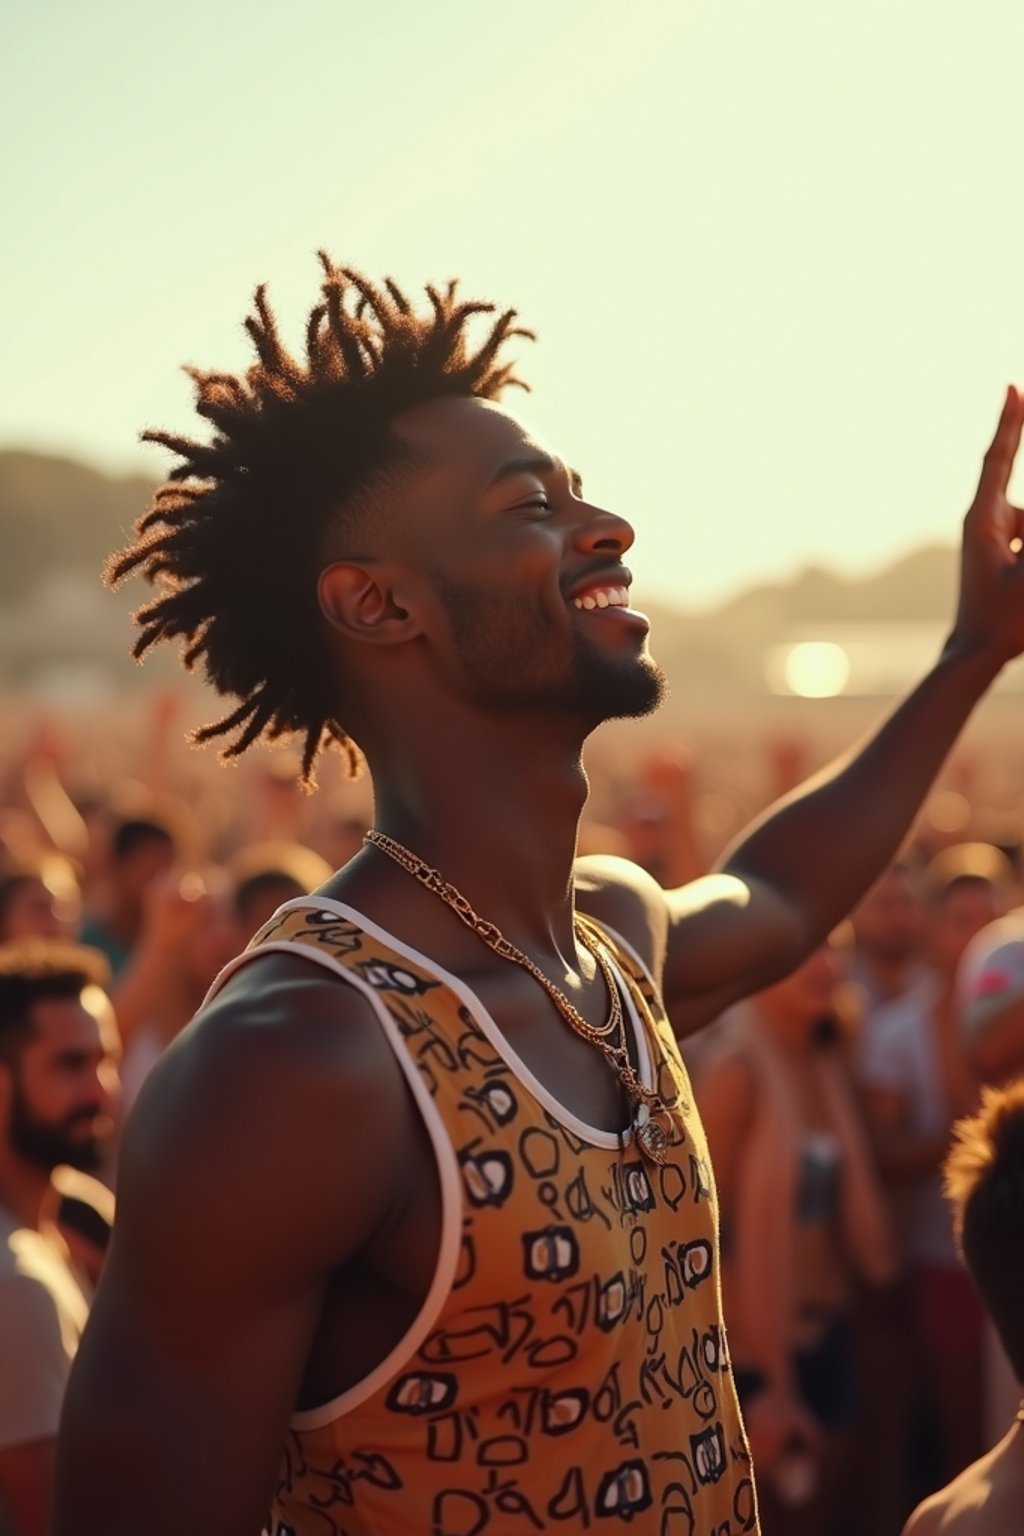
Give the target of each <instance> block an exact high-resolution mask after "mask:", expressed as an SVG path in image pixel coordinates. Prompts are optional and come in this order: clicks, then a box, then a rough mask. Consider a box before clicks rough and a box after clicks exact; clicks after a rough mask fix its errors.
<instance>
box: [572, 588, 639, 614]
mask: <svg viewBox="0 0 1024 1536" xmlns="http://www.w3.org/2000/svg"><path fill="white" fill-rule="evenodd" d="M573 603H574V605H575V606H576V607H577V608H585V609H587V610H588V611H593V610H594V609H595V608H628V607H629V590H628V588H626V587H601V588H600V589H599V590H598V591H596V592H588V593H587V594H586V595H585V596H584V597H574V598H573Z"/></svg>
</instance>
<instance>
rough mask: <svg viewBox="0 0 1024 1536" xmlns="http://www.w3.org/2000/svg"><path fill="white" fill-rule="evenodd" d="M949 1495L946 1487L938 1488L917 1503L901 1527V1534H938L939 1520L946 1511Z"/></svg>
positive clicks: (905, 1535)
mask: <svg viewBox="0 0 1024 1536" xmlns="http://www.w3.org/2000/svg"><path fill="white" fill-rule="evenodd" d="M948 1503H949V1497H948V1494H947V1491H946V1489H944V1488H943V1489H940V1490H939V1492H938V1493H933V1494H932V1495H931V1497H930V1498H927V1499H925V1501H924V1503H923V1504H919V1505H918V1506H917V1508H916V1509H915V1510H914V1513H913V1514H912V1515H911V1517H910V1519H909V1520H908V1521H907V1523H906V1525H905V1526H904V1527H903V1530H902V1532H901V1536H939V1531H940V1530H941V1523H940V1522H941V1520H942V1517H943V1515H944V1514H945V1513H946V1509H947V1506H948Z"/></svg>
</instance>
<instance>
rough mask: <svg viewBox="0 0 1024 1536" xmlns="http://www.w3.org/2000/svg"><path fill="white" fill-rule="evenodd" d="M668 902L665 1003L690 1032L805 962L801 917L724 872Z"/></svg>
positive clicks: (761, 888)
mask: <svg viewBox="0 0 1024 1536" xmlns="http://www.w3.org/2000/svg"><path fill="white" fill-rule="evenodd" d="M666 898H667V903H668V911H669V931H668V949H667V955H666V962H665V1000H666V1004H667V1005H668V1007H669V1009H670V1011H671V1012H672V1015H673V1019H675V1018H676V1017H677V1016H678V1017H680V1018H683V1019H685V1020H686V1021H687V1027H688V1028H697V1027H699V1025H700V1024H703V1023H707V1022H708V1021H709V1020H710V1019H712V1018H714V1017H716V1016H717V1014H718V1013H720V1012H722V1011H723V1010H724V1009H725V1008H727V1007H729V1006H730V1005H731V1004H732V1003H734V1002H737V1001H738V1000H739V999H740V998H742V997H747V996H749V995H750V993H752V992H756V991H759V990H760V989H761V988H762V987H765V986H768V985H769V983H770V982H772V981H775V980H777V979H778V977H780V976H783V975H785V974H786V972H787V971H789V970H791V969H792V967H793V966H794V965H796V964H797V963H798V962H799V960H800V959H801V957H802V954H803V949H804V932H803V928H802V925H801V923H800V919H799V917H798V914H797V913H796V912H795V911H794V909H793V908H792V907H791V906H790V905H789V904H788V903H787V902H786V900H785V899H784V897H782V896H781V895H780V894H779V893H778V892H777V891H776V890H774V889H773V888H772V887H770V886H767V885H764V884H763V883H761V882H759V881H756V880H747V879H744V878H742V877H741V876H739V875H737V874H730V873H726V872H719V873H717V874H712V875H705V876H704V877H703V878H702V879H700V880H695V881H693V882H692V884H690V885H685V886H681V887H680V888H679V889H678V890H674V891H669V892H667V893H666ZM687 1027H684V1028H683V1029H682V1030H681V1031H680V1032H681V1033H686V1032H687Z"/></svg>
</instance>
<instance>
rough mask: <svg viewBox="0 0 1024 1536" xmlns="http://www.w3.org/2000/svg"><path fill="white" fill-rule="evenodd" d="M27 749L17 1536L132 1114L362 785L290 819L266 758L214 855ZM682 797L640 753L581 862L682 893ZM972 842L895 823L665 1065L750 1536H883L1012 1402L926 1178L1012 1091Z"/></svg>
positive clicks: (10, 846) (323, 849)
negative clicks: (708, 1222)
mask: <svg viewBox="0 0 1024 1536" xmlns="http://www.w3.org/2000/svg"><path fill="white" fill-rule="evenodd" d="M33 751H34V753H35V755H32V753H30V754H29V755H28V756H27V757H24V758H21V759H19V760H17V761H12V762H11V763H10V764H9V765H8V776H7V783H6V785H5V797H4V804H3V808H2V813H0V1064H2V1068H3V1070H2V1071H0V1083H2V1085H3V1088H4V1093H3V1099H2V1101H0V1102H2V1104H3V1121H2V1124H0V1135H2V1138H3V1140H2V1144H0V1221H2V1223H3V1229H4V1240H5V1247H4V1250H3V1254H2V1255H0V1258H2V1261H3V1265H4V1268H3V1271H2V1275H0V1508H2V1507H4V1501H6V1507H7V1509H8V1510H9V1519H10V1521H11V1528H12V1530H13V1531H14V1532H16V1533H18V1536H24V1533H31V1536H35V1533H36V1532H42V1531H43V1529H44V1523H43V1522H44V1520H45V1514H44V1511H45V1509H46V1507H47V1505H48V1499H49V1484H50V1481H51V1479H52V1457H53V1445H54V1440H55V1436H56V1432H57V1426H58V1420H59V1415H60V1408H61V1399H62V1394H63V1385H64V1382H65V1380H66V1376H67V1373H68V1369H69V1366H70V1361H71V1359H72V1357H73V1354H74V1350H75V1346H76V1341H77V1338H78V1336H79V1335H80V1332H81V1329H82V1327H83V1325H84V1322H85V1318H86V1315H87V1312H88V1307H89V1298H90V1296H91V1294H92V1289H93V1287H94V1286H95V1284H96V1282H97V1280H98V1278H99V1275H100V1272H101V1269H102V1265H103V1260H104V1253H105V1249H106V1246H107V1243H108V1242H109V1239H110V1235H111V1229H112V1226H113V1222H114V1211H115V1205H114V1193H113V1192H114V1190H115V1189H116V1174H117V1147H118V1140H119V1135H120V1129H121V1126H122V1124H123V1122H124V1119H125V1116H126V1115H127V1114H128V1112H129V1110H130V1109H131V1107H132V1105H133V1103H134V1101H135V1099H136V1097H137V1095H138V1093H139V1090H140V1087H141V1085H142V1082H143V1081H144V1079H145V1077H146V1075H147V1073H148V1072H149V1070H150V1069H151V1068H152V1066H153V1064H154V1062H155V1061H156V1060H157V1059H158V1058H159V1056H160V1055H161V1054H162V1052H163V1051H164V1050H165V1049H166V1048H167V1047H168V1045H169V1044H170V1043H171V1042H172V1041H173V1040H174V1039H175V1037H176V1036H177V1035H178V1034H179V1033H180V1032H181V1031H182V1030H183V1029H184V1028H185V1027H186V1026H187V1024H188V1023H189V1020H190V1019H191V1018H192V1017H193V1015H194V1014H195V1012H196V1010H197V1009H198V1008H199V1006H200V1004H201V1002H202V1000H203V997H204V995H205V993H206V992H207V990H208V988H209V987H210V985H211V983H212V982H213V980H214V978H215V977H216V976H217V974H218V972H219V971H220V970H221V969H222V968H223V967H224V966H226V965H227V964H228V962H229V961H230V960H231V959H232V958H233V957H234V956H235V955H236V954H237V953H239V952H240V951H241V950H242V949H243V948H244V947H245V945H246V944H247V943H248V941H249V939H250V938H251V936H252V935H253V934H254V933H256V932H257V931H258V930H259V929H260V928H261V927H262V926H263V925H264V924H265V923H266V922H267V921H268V920H269V919H270V918H271V916H272V915H273V914H274V912H275V911H277V909H278V908H279V907H280V906H281V905H282V904H284V903H286V902H288V901H290V900H294V899H296V898H301V897H303V896H305V895H308V894H309V893H311V892H313V891H315V890H316V889H317V887H318V886H320V885H321V884H322V883H323V882H324V881H325V879H326V878H327V877H328V875H329V874H330V873H331V871H332V869H333V868H334V867H335V864H336V863H339V862H344V860H345V858H346V857H347V856H348V855H349V854H350V853H352V852H354V851H355V850H356V849H357V848H358V847H359V845H360V842H361V838H362V834H363V831H364V830H365V827H366V825H367V824H368V819H369V818H368V809H369V808H368V805H367V803H366V801H365V799H363V798H361V794H362V792H361V790H360V789H359V787H358V786H357V787H356V788H355V789H350V790H349V791H348V793H347V797H346V798H344V800H342V801H339V800H337V799H334V800H332V799H331V798H330V797H329V796H319V797H310V796H306V795H303V794H302V793H301V792H299V791H298V790H297V789H296V788H295V786H294V782H293V780H292V779H291V778H289V776H288V769H289V768H294V763H293V762H292V761H291V760H290V759H289V758H288V755H287V754H284V755H280V754H279V755H277V756H268V757H267V758H265V759H264V760H263V761H262V762H261V764H260V766H259V767H258V769H256V770H254V771H253V772H251V773H250V774H249V776H248V778H247V779H246V781H245V792H244V793H243V794H242V795H240V796H239V798H238V802H237V803H236V804H235V805H234V806H233V807H232V814H231V816H230V817H225V816H224V815H223V813H222V814H221V816H220V818H219V820H216V819H215V827H216V830H215V835H214V836H212V837H211V836H210V832H209V829H208V828H206V827H204V797H203V794H202V793H198V794H197V792H196V785H195V783H192V784H191V786H190V794H189V793H182V792H181V790H180V788H179V789H178V792H177V793H175V788H176V786H175V785H174V783H173V775H172V774H170V773H169V772H168V770H167V767H166V764H165V765H164V770H163V772H162V774H161V776H160V777H161V787H160V788H159V789H153V788H152V787H147V786H146V785H145V784H144V782H143V781H142V779H141V778H140V777H133V776H131V775H130V774H129V775H127V776H126V777H125V779H124V780H123V781H121V782H119V783H117V784H111V785H108V786H106V787H105V790H104V791H103V792H100V793H97V788H96V785H95V783H94V782H93V783H91V784H90V788H89V792H88V793H84V792H81V791H80V790H79V788H78V787H77V786H76V783H75V775H74V770H73V766H72V765H71V764H69V763H68V762H66V761H65V760H64V759H63V758H62V756H61V754H60V753H59V752H58V751H56V750H55V748H54V738H53V736H52V733H50V734H49V735H46V737H45V740H44V738H43V736H40V738H39V739H38V740H37V741H36V742H35V743H34V747H33ZM776 756H777V754H776ZM144 757H145V754H143V755H142V758H144ZM137 767H138V769H139V771H140V773H141V772H145V771H146V763H145V761H143V760H140V762H139V764H138V765H137ZM768 777H769V779H770V780H771V775H770V773H769V775H768ZM40 782H45V785H46V793H45V795H43V796H42V797H41V796H40V793H39V784H40ZM209 783H211V784H215V783H216V779H214V778H212V777H211V778H210V779H209ZM699 783H700V762H699V758H698V759H697V760H696V761H695V760H694V759H693V758H692V756H691V755H689V754H682V753H680V752H678V751H675V752H673V751H659V752H655V753H653V754H652V755H651V756H650V757H649V758H648V760H647V761H646V762H644V763H643V764H642V765H641V766H640V767H639V769H637V770H636V771H634V772H633V773H632V774H629V775H623V776H621V777H620V779H619V781H618V782H616V783H615V784H599V785H597V786H596V789H597V795H596V798H597V800H598V802H599V803H600V804H601V805H602V806H603V808H604V812H605V815H606V821H605V823H604V824H598V823H594V822H591V823H588V824H586V825H585V826H584V830H583V833H582V842H583V844H584V846H585V847H586V848H587V850H588V851H591V852H600V851H602V850H609V851H612V852H615V853H618V854H624V855H626V856H628V857H630V858H632V859H635V860H637V861H638V862H639V863H640V864H641V865H643V866H644V867H646V868H648V869H649V870H650V871H651V872H652V873H654V874H656V875H657V877H658V878H659V879H660V880H661V881H662V882H663V883H666V884H683V883H684V882H685V881H687V880H688V879H692V878H694V877H695V876H697V875H699V874H700V873H702V871H703V868H704V867H705V866H706V864H707V863H708V862H709V860H710V857H711V855H712V854H713V852H714V849H713V848H712V847H711V846H710V845H709V835H708V831H707V828H706V827H702V826H701V825H700V824H699V816H698V815H697V814H696V812H695V806H697V805H698V804H699V796H698V790H699ZM767 787H770V788H771V789H772V790H776V789H780V788H785V787H786V786H785V785H784V784H779V783H777V782H775V781H774V780H771V782H770V784H769V786H767ZM971 830H972V829H971V828H970V827H969V826H968V827H967V828H961V829H960V830H959V840H953V837H952V835H951V834H950V833H948V832H947V833H946V834H945V835H942V836H940V834H939V833H938V832H937V831H936V829H935V828H934V827H928V826H926V825H925V826H922V827H919V831H918V835H917V836H916V838H914V839H913V840H912V841H911V842H910V843H908V845H907V847H906V848H905V850H904V851H903V853H902V854H901V856H900V858H899V860H898V861H897V862H895V863H894V864H893V865H892V866H891V868H889V870H888V871H887V872H886V873H885V875H884V876H883V877H882V879H881V880H880V881H879V882H878V883H877V884H876V885H875V887H874V888H873V889H872V891H871V892H870V893H869V895H868V896H867V897H866V898H865V899H864V901H863V902H862V903H861V904H860V905H859V906H858V907H857V908H856V909H855V910H854V912H852V913H851V914H850V918H849V921H848V922H847V923H845V924H843V926H842V927H841V928H839V929H838V930H836V931H835V932H834V933H833V934H832V936H831V937H830V939H829V941H828V942H827V943H826V944H825V945H823V946H822V947H821V948H820V949H818V950H817V951H816V952H815V953H813V954H812V955H811V956H810V957H809V958H808V959H806V960H805V961H804V962H803V963H802V964H801V965H800V966H799V967H798V968H797V969H796V970H795V971H794V972H792V973H791V974H790V975H789V976H787V977H786V978H784V979H783V980H781V981H779V982H777V983H775V984H774V985H772V986H770V987H769V988H767V989H766V990H764V991H762V992H761V993H759V994H757V995H755V996H754V997H752V998H750V999H748V1000H746V1001H744V1002H743V1003H741V1004H739V1005H737V1006H735V1007H733V1008H731V1009H729V1010H727V1011H726V1013H725V1014H723V1016H722V1017H721V1018H720V1019H718V1020H716V1021H715V1022H714V1023H713V1024H711V1025H710V1026H709V1027H708V1028H707V1029H705V1030H703V1031H701V1032H699V1033H697V1034H695V1035H693V1036H692V1037H690V1038H689V1039H688V1040H687V1041H686V1042H685V1052H684V1054H685V1057H686V1060H687V1064H688V1067H689V1070H690V1074H691V1078H692V1081H693V1083H694V1091H695V1095H696V1099H697V1103H698V1106H699V1108H700V1112H701V1115H702V1118H703V1121H704V1125H705V1128H706V1131H707V1135H708V1141H709V1145H710V1149H711V1154H712V1161H713V1166H714V1170H715V1179H716V1184H717V1190H718V1198H719V1202H720V1211H721V1223H722V1226H721V1241H722V1248H723V1261H724V1268H723V1289H724V1299H725V1313H726V1317H727V1318H728V1320H729V1329H730V1333H729V1339H730V1349H731V1356H732V1364H733V1371H734V1375H735V1379H736V1382H737V1388H738V1391H739V1396H740V1400H741V1403H742V1405H743V1408H744V1414H745V1419H746V1424H747V1430H748V1434H749V1438H750V1443H751V1447H752V1450H753V1454H754V1460H755V1465H756V1466H757V1468H758V1472H759V1502H760V1509H761V1522H762V1527H763V1530H764V1531H765V1532H766V1533H767V1536H773V1533H780V1536H782V1533H785V1536H804V1533H806V1536H843V1533H845V1536H868V1533H871V1536H898V1532H899V1531H900V1530H901V1529H902V1528H903V1525H904V1522H905V1521H906V1520H907V1518H908V1516H909V1514H910V1511H911V1509H912V1508H913V1507H914V1505H915V1504H916V1503H917V1502H918V1501H919V1500H921V1499H923V1498H925V1497H926V1496H928V1495H930V1494H932V1493H933V1492H934V1491H935V1490H936V1489H937V1488H939V1487H941V1486H943V1485H945V1484H946V1483H948V1482H949V1481H950V1480H951V1479H953V1478H954V1477H956V1476H958V1475H959V1474H960V1473H962V1472H963V1471H964V1469H965V1468H967V1467H968V1466H969V1465H970V1464H971V1463H973V1462H975V1461H976V1460H977V1458H978V1457H980V1456H981V1455H982V1454H983V1453H984V1452H988V1451H990V1450H991V1448H992V1447H993V1446H994V1445H995V1444H996V1443H997V1441H999V1440H1000V1438H1001V1436H1002V1435H1003V1434H1004V1433H1005V1430H1006V1427H1007V1424H1008V1423H1009V1422H1010V1421H1011V1420H1012V1417H1013V1411H1014V1408H1015V1406H1016V1403H1017V1401H1018V1399H1019V1396H1020V1382H1019V1379H1018V1371H1019V1363H1018V1366H1017V1367H1015V1366H1014V1365H1013V1364H1011V1363H1010V1362H1009V1361H1008V1360H1007V1357H1006V1353H1005V1351H1004V1350H1003V1348H1002V1346H1001V1344H1000V1342H999V1337H998V1333H997V1330H996V1328H995V1327H994V1326H993V1324H992V1323H991V1322H990V1321H989V1320H988V1319H987V1318H986V1313H985V1301H984V1298H985V1296H986V1292H985V1287H984V1284H982V1285H981V1286H980V1290H979V1286H978V1284H976V1283H975V1281H972V1279H971V1278H970V1276H969V1275H968V1273H967V1271H966V1270H965V1268H964V1266H963V1263H962V1261H961V1258H960V1256H959V1253H958V1244H957V1238H956V1233H955V1221H954V1214H955V1212H954V1209H953V1208H952V1207H951V1206H950V1204H949V1202H948V1200H947V1198H946V1196H945V1193H944V1191H943V1182H942V1170H943V1165H944V1163H945V1161H946V1159H947V1157H948V1155H949V1153H950V1149H951V1147H952V1146H953V1144H954V1141H955V1127H956V1124H957V1122H958V1121H960V1120H962V1119H963V1117H965V1116H969V1115H971V1114H974V1113H976V1112H977V1110H978V1106H979V1098H980V1095H981V1094H982V1093H983V1091H984V1085H986V1084H1005V1083H1008V1082H1010V1081H1012V1080H1013V1079H1014V1077H1016V1076H1018V1075H1022V1074H1024V911H1022V910H1020V903H1021V901H1022V897H1024V887H1022V885H1021V868H1020V859H1019V850H1018V848H1016V847H1015V846H1013V845H1012V843H1011V844H1009V845H1008V846H1006V847H996V846H994V845H993V844H992V843H990V842H985V841H980V840H977V839H976V838H974V837H973V836H971V835H970V834H971ZM300 839H301V840H300ZM1016 1102H1017V1112H1018V1114H1019V1115H1021V1116H1024V1110H1022V1109H1021V1104H1020V1098H1019V1093H1018V1099H1017V1101H1016ZM990 1113H991V1105H990ZM1014 1145H1016V1147H1017V1150H1018V1153H1019V1152H1020V1150H1021V1143H1020V1139H1019V1137H1018V1140H1017V1142H1016V1143H1014ZM962 1160H963V1154H962V1153H961V1161H962ZM1016 1177H1017V1178H1018V1180H1019V1179H1021V1178H1024V1168H1018V1170H1017V1174H1016ZM961 1204H962V1201H961ZM1019 1214H1020V1213H1019V1212H1018V1217H1019ZM1022 1240H1024V1236H1022ZM854 1493H855V1496H854ZM913 1529H914V1530H915V1531H916V1530H921V1531H926V1530H927V1529H928V1527H927V1526H926V1525H920V1526H914V1527H913Z"/></svg>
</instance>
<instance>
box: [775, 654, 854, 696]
mask: <svg viewBox="0 0 1024 1536" xmlns="http://www.w3.org/2000/svg"><path fill="white" fill-rule="evenodd" d="M782 675H783V678H784V680H785V684H786V687H787V689H788V690H789V692H790V693H796V694H799V696H800V697H801V698H803V699H831V698H834V697H835V695H836V694H838V693H842V691H843V689H844V688H845V687H846V685H847V683H848V682H849V680H850V659H849V657H848V656H847V654H846V652H845V651H844V650H843V647H842V646H841V645H834V644H833V643H832V642H831V641H826V640H805V641H801V642H800V644H799V645H793V646H790V648H789V653H788V655H787V656H786V658H785V660H784V662H783V669H782Z"/></svg>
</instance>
